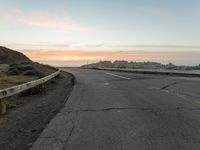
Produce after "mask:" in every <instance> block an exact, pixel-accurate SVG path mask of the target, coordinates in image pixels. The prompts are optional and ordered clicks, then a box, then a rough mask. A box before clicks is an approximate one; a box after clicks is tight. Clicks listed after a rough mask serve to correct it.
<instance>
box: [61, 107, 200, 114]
mask: <svg viewBox="0 0 200 150" xmlns="http://www.w3.org/2000/svg"><path fill="white" fill-rule="evenodd" d="M113 110H141V111H150V112H166V111H177V110H182V111H184V110H187V111H195V110H200V108H186V107H176V108H172V109H159V108H143V107H122V108H121V107H110V108H102V109H92V108H91V109H78V110H66V111H65V112H67V113H73V112H101V111H102V112H106V111H113Z"/></svg>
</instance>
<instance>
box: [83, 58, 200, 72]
mask: <svg viewBox="0 0 200 150" xmlns="http://www.w3.org/2000/svg"><path fill="white" fill-rule="evenodd" d="M82 67H83V68H131V69H172V70H200V64H199V65H198V66H176V65H174V64H173V63H169V64H166V65H164V64H161V63H157V62H128V61H120V60H116V61H114V62H111V61H100V62H97V63H93V64H88V65H83V66H82Z"/></svg>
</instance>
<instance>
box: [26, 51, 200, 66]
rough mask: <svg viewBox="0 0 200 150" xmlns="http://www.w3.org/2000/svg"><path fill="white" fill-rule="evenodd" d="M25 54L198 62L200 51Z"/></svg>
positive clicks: (37, 57) (71, 58)
mask: <svg viewBox="0 0 200 150" xmlns="http://www.w3.org/2000/svg"><path fill="white" fill-rule="evenodd" d="M25 54H26V55H27V56H28V57H30V58H31V59H32V60H35V61H87V60H88V61H90V62H91V61H92V62H94V61H100V60H110V61H114V60H128V61H157V62H164V63H165V62H166V63H168V62H171V61H172V62H176V61H180V62H186V61H188V62H193V61H195V62H194V63H196V64H198V63H199V61H197V60H199V57H200V52H192V51H191V52H188V51H182V52H167V51H165V52H157V51H123V52H114V51H78V50H68V51H61V50H57V51H56V50H55V51H40V52H36V51H29V52H25Z"/></svg>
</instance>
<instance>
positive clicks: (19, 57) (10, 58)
mask: <svg viewBox="0 0 200 150" xmlns="http://www.w3.org/2000/svg"><path fill="white" fill-rule="evenodd" d="M22 62H31V60H30V59H29V58H28V57H26V56H25V55H24V54H22V53H20V52H17V51H14V50H11V49H9V48H6V47H2V46H0V64H14V63H22Z"/></svg>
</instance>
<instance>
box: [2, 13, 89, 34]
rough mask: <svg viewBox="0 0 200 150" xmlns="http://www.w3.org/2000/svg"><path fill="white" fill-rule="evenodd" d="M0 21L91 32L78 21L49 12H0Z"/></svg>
mask: <svg viewBox="0 0 200 150" xmlns="http://www.w3.org/2000/svg"><path fill="white" fill-rule="evenodd" d="M0 19H1V20H2V19H3V20H7V21H9V22H14V23H19V24H24V25H30V26H36V27H44V28H52V29H57V30H62V31H77V32H87V31H91V30H92V29H91V28H87V27H83V26H82V25H81V24H80V23H79V22H78V21H76V20H74V19H73V18H71V17H70V16H66V15H63V16H62V15H58V14H54V13H49V12H36V11H34V12H23V11H21V10H14V9H13V10H11V9H9V10H0Z"/></svg>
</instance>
